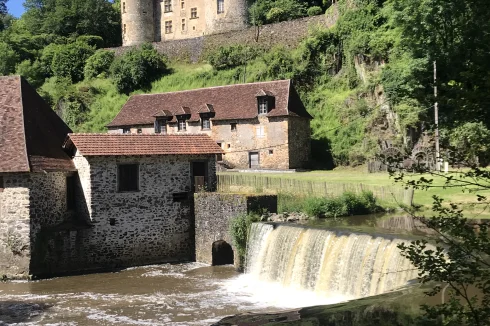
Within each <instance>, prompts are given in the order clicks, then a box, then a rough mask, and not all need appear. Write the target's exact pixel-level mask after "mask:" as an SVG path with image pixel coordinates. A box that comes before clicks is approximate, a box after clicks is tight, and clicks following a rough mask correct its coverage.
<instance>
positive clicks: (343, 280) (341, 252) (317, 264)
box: [246, 223, 417, 299]
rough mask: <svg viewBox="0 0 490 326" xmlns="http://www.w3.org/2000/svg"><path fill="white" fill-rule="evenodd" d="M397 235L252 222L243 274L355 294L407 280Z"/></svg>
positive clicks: (409, 272) (409, 274) (410, 273)
mask: <svg viewBox="0 0 490 326" xmlns="http://www.w3.org/2000/svg"><path fill="white" fill-rule="evenodd" d="M401 242H403V240H400V239H392V238H387V237H381V236H373V235H368V234H356V233H343V232H340V231H332V230H324V229H313V228H305V227H298V226H289V225H277V226H274V225H271V224H264V223H254V224H253V225H252V229H251V233H250V238H249V242H248V243H249V244H248V248H247V257H246V258H247V261H246V273H247V274H248V275H249V276H251V277H253V278H254V279H256V280H259V281H266V282H272V283H276V284H277V283H279V284H281V285H282V287H285V288H291V289H295V290H307V291H313V292H315V293H316V294H317V295H320V296H326V297H334V296H337V297H342V298H349V299H353V298H359V297H365V296H370V295H376V294H381V293H384V292H387V291H390V290H393V289H395V288H398V287H401V286H403V285H405V284H407V282H408V281H410V280H413V279H415V278H416V277H417V270H416V269H415V268H414V267H413V266H412V265H411V263H410V262H409V261H408V260H407V259H405V258H404V257H403V256H401V254H400V251H399V250H398V248H397V245H398V244H399V243H401Z"/></svg>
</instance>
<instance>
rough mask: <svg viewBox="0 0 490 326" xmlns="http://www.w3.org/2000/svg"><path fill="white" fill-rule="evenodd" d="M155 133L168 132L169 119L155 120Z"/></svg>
mask: <svg viewBox="0 0 490 326" xmlns="http://www.w3.org/2000/svg"><path fill="white" fill-rule="evenodd" d="M155 133H156V134H164V135H166V134H167V120H166V119H157V120H155Z"/></svg>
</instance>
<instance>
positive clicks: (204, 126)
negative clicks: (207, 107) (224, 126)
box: [201, 117, 211, 130]
mask: <svg viewBox="0 0 490 326" xmlns="http://www.w3.org/2000/svg"><path fill="white" fill-rule="evenodd" d="M201 127H202V130H209V129H211V121H210V120H209V117H203V118H202V119H201Z"/></svg>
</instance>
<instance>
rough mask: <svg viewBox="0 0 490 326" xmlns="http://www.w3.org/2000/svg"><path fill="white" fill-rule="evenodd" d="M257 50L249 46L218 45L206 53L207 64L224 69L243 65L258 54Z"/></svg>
mask: <svg viewBox="0 0 490 326" xmlns="http://www.w3.org/2000/svg"><path fill="white" fill-rule="evenodd" d="M258 52H259V51H258V50H257V49H254V48H252V47H250V46H242V45H231V46H220V47H219V48H218V49H217V50H216V51H214V52H212V53H210V54H209V55H208V58H207V60H208V61H209V64H211V66H213V68H214V69H216V70H225V69H231V68H235V67H239V66H242V65H244V64H245V63H246V62H248V61H250V60H253V59H255V58H256V57H257V55H258Z"/></svg>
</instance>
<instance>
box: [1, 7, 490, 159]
mask: <svg viewBox="0 0 490 326" xmlns="http://www.w3.org/2000/svg"><path fill="white" fill-rule="evenodd" d="M66 1H67V2H69V1H72V2H76V1H78V0H66ZM92 1H94V2H97V1H99V2H106V1H104V0H92ZM266 2H267V1H264V3H266ZM276 2H278V1H276ZM483 2H484V1H483V0H471V1H467V2H464V3H461V2H457V1H453V0H450V1H436V2H434V3H431V4H428V3H426V2H423V1H419V0H417V1H410V0H386V1H383V0H343V1H339V2H338V3H337V4H336V5H334V6H331V7H330V8H329V9H327V12H326V17H327V18H329V19H332V17H335V18H336V19H337V22H336V24H335V25H333V26H332V27H331V28H327V27H324V26H316V27H315V26H310V31H309V32H308V35H307V36H305V37H304V38H303V40H302V41H300V42H299V43H296V44H288V42H285V44H280V43H281V42H277V43H279V44H278V45H275V46H272V47H270V46H266V45H264V44H263V43H260V42H253V40H251V42H249V43H247V44H246V45H243V44H228V45H225V46H216V47H214V48H211V49H207V51H206V53H203V54H202V55H201V56H200V57H199V58H198V62H196V63H190V62H188V60H189V59H188V58H187V57H183V58H172V60H169V59H168V58H165V57H162V56H161V55H160V54H158V53H156V52H155V51H154V50H151V49H150V48H145V49H141V50H134V51H129V53H128V52H127V53H125V54H123V55H121V56H119V57H117V58H116V59H114V56H113V55H110V54H108V53H107V51H104V50H97V51H96V49H98V48H101V47H107V46H110V45H114V42H117V37H112V38H107V37H105V36H104V35H102V34H103V33H102V31H100V32H99V31H97V30H96V29H92V30H91V31H90V32H88V31H87V34H86V35H84V34H83V31H80V32H78V35H77V36H73V35H75V34H70V35H59V33H58V34H56V36H54V35H55V34H53V33H55V32H54V31H50V32H49V33H50V34H46V33H47V32H45V33H44V34H39V35H32V31H29V28H32V27H29V26H30V25H29V24H31V25H32V24H34V23H35V19H34V18H33V16H34V15H33V14H34V13H35V12H34V9H31V11H29V10H28V11H27V13H26V14H25V15H24V16H25V17H24V16H23V17H22V18H21V19H20V20H19V21H15V22H13V23H10V25H9V26H8V28H7V29H6V30H4V31H3V32H2V33H0V49H3V50H4V51H3V52H2V53H3V54H1V55H0V57H1V56H2V55H3V58H4V61H3V62H5V63H6V64H4V66H3V68H2V67H1V64H0V71H3V73H20V74H23V75H25V76H26V77H27V78H28V80H29V81H30V82H31V83H33V84H34V85H35V86H37V87H39V91H40V92H41V93H42V94H43V96H44V97H45V98H46V99H48V100H49V101H50V102H51V103H52V104H53V107H54V108H55V109H56V110H57V111H58V112H59V114H60V115H61V116H62V117H63V118H64V119H65V121H66V122H67V123H68V124H69V125H70V126H71V127H72V128H73V129H74V130H76V131H104V126H105V125H106V124H107V123H109V122H110V121H111V120H112V118H113V117H114V116H115V115H116V114H117V113H118V111H119V110H120V108H121V107H122V105H123V104H124V102H125V101H126V100H127V98H128V96H129V95H131V94H135V93H143V92H145V93H146V92H150V93H157V92H166V91H175V90H185V89H193V88H199V87H206V86H217V85H228V84H233V83H239V82H243V81H245V82H254V81H264V80H274V79H289V78H290V79H293V81H294V83H295V86H296V88H297V89H298V90H299V92H300V95H301V97H302V99H303V101H304V102H305V105H306V107H307V109H308V111H309V112H310V113H311V114H312V115H313V116H314V117H315V119H314V120H313V121H312V124H311V127H312V133H313V139H314V142H313V154H314V157H315V159H316V162H317V166H318V167H332V164H335V165H358V164H362V163H364V162H366V161H367V160H369V159H371V158H372V157H374V155H376V154H379V153H383V152H385V151H387V148H390V147H394V148H396V149H397V150H399V151H401V152H404V153H412V154H414V155H415V154H417V153H419V152H427V151H430V150H431V148H432V146H433V143H432V135H433V132H432V131H433V129H434V126H433V103H434V102H435V99H434V97H433V81H432V79H433V61H437V68H438V87H439V97H438V102H439V110H440V116H441V122H440V127H441V142H442V144H443V147H445V148H451V147H459V148H460V152H462V154H463V155H465V156H466V157H474V156H475V155H476V156H479V157H480V162H486V160H487V154H486V152H487V150H486V145H485V144H486V143H488V141H490V132H489V131H488V125H489V123H490V118H488V116H487V115H486V113H485V112H486V109H487V108H488V105H490V100H489V98H490V95H489V94H490V75H489V74H488V71H490V60H488V57H489V52H488V49H485V47H488V44H490V35H489V34H488V33H485V32H484V30H486V29H485V26H487V27H489V26H488V25H489V24H490V23H489V22H490V13H489V12H488V11H486V10H479V8H482V6H483V7H484V3H483ZM257 3H258V4H260V3H262V2H260V3H259V2H257ZM267 3H268V5H267V6H266V7H264V8H266V9H263V10H265V11H267V12H268V13H269V12H270V11H271V10H272V9H273V8H275V7H273V6H272V5H271V3H275V2H271V1H269V2H267ZM271 6H272V7H271ZM305 6H306V7H310V8H311V7H312V6H314V3H311V4H305ZM322 6H324V7H323V8H326V7H328V4H323V5H322ZM306 7H305V8H306ZM110 8H116V9H115V11H112V12H110V13H109V14H106V15H105V16H103V19H102V20H103V21H111V22H113V21H114V19H113V18H114V12H116V13H117V5H114V6H112V7H107V10H108V11H110V10H109V9H110ZM320 9H321V10H323V9H322V8H320ZM86 10H88V9H87V8H86ZM257 10H259V9H257ZM317 10H318V9H315V13H318V12H317ZM304 11H305V12H304V14H306V9H305V10H304ZM312 12H313V11H312ZM104 17H105V18H104ZM110 17H112V18H110ZM257 17H259V16H257ZM257 17H255V18H256V19H257V22H258V23H260V24H262V23H268V22H271V21H279V20H284V19H286V20H287V19H291V18H294V17H288V16H287V15H286V16H284V17H282V18H281V17H279V18H277V17H276V18H274V17H272V16H269V18H271V17H272V18H274V19H277V20H270V19H269V20H268V19H267V15H262V16H260V17H262V18H261V19H263V20H262V21H258V19H259V18H257ZM109 18H110V19H109ZM251 18H252V22H253V19H254V17H251ZM48 19H52V17H50V16H49V15H48V16H46V17H44V18H42V19H41V20H40V21H41V22H43V23H46V21H47V20H48ZM37 22H38V23H39V19H38V21H37ZM53 24H55V23H53V22H51V23H50V24H43V25H42V27H43V28H45V29H48V28H50V27H51V26H53ZM77 26H80V25H79V24H78V25H77ZM487 30H488V29H487ZM56 33H57V32H56ZM104 33H106V31H104ZM89 34H90V35H95V36H89ZM21 36H22V37H24V38H22V37H21ZM26 39H27V40H28V41H29V42H27V43H25V42H24V43H22V42H23V41H25V40H26ZM158 46H162V45H158ZM163 46H165V44H163ZM138 51H139V52H138ZM0 59H2V58H0ZM21 59H24V60H23V61H22V60H21ZM0 61H1V60H0ZM15 62H17V64H14V63H15ZM9 63H10V68H9V67H7V65H8V64H9ZM14 66H15V69H13V68H12V67H14ZM87 66H89V68H87ZM2 69H3V70H2ZM9 69H10V70H9ZM468 142H471V144H472V146H469V145H468Z"/></svg>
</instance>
